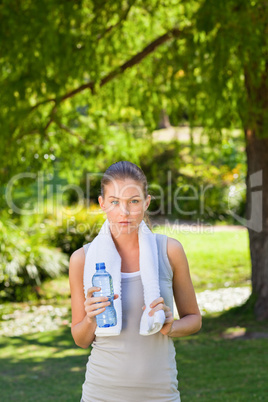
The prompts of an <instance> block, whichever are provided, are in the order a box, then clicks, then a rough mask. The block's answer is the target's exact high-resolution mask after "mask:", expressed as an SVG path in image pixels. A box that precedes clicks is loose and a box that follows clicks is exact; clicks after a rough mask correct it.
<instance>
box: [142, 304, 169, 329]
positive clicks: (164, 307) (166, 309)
mask: <svg viewBox="0 0 268 402" xmlns="http://www.w3.org/2000/svg"><path fill="white" fill-rule="evenodd" d="M150 307H151V309H152V310H151V311H150V312H149V316H153V315H154V313H155V312H156V311H159V310H163V311H164V313H165V316H166V320H165V322H164V325H163V327H162V328H161V330H160V332H161V333H162V334H163V335H169V333H170V332H171V329H172V324H173V322H174V317H173V314H172V311H171V309H170V307H168V306H167V305H166V304H165V301H164V299H163V297H158V298H157V299H155V300H154V301H153V302H152V303H151V304H150ZM143 309H144V310H145V306H144V307H143Z"/></svg>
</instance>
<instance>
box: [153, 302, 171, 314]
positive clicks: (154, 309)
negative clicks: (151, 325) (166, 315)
mask: <svg viewBox="0 0 268 402" xmlns="http://www.w3.org/2000/svg"><path fill="white" fill-rule="evenodd" d="M159 310H163V311H165V312H166V311H169V310H170V308H169V307H168V306H166V305H165V304H163V303H160V304H157V306H156V307H154V308H153V309H152V310H151V311H150V313H149V315H150V316H152V315H154V313H155V312H156V311H159Z"/></svg>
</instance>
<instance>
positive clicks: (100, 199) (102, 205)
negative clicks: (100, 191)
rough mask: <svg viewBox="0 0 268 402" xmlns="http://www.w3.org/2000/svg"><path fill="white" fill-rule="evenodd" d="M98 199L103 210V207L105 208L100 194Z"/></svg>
mask: <svg viewBox="0 0 268 402" xmlns="http://www.w3.org/2000/svg"><path fill="white" fill-rule="evenodd" d="M98 201H99V204H100V207H101V209H102V210H104V209H105V206H104V199H103V198H102V196H101V195H99V197H98Z"/></svg>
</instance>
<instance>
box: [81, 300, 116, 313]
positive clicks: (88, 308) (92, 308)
mask: <svg viewBox="0 0 268 402" xmlns="http://www.w3.org/2000/svg"><path fill="white" fill-rule="evenodd" d="M110 304H111V303H110V302H109V301H106V302H103V303H94V304H88V305H87V306H86V307H85V310H86V312H90V311H95V310H98V309H100V308H105V307H107V306H109V305H110Z"/></svg>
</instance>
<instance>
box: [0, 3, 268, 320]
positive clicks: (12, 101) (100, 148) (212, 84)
mask: <svg viewBox="0 0 268 402" xmlns="http://www.w3.org/2000/svg"><path fill="white" fill-rule="evenodd" d="M267 8H268V7H267V2H266V1H265V0H259V1H258V0H250V1H248V2H243V1H242V0H229V1H228V2H226V1H224V0H219V1H217V2H215V1H213V0H204V1H195V0H190V1H186V0H181V1H179V2H178V1H173V0H163V1H160V0H150V1H146V0H145V1H141V0H140V1H135V0H129V1H119V0H117V1H115V2H104V1H102V0H98V1H91V0H77V1H63V0H50V1H45V0H40V1H38V2H34V1H33V0H28V1H25V2H19V1H15V0H11V1H7V0H5V1H3V2H2V4H1V5H0V37H1V49H0V52H1V59H0V65H1V71H2V74H1V78H0V80H1V89H0V91H1V93H0V95H1V100H2V107H1V110H0V117H1V127H0V129H1V158H2V161H1V164H0V171H1V174H2V178H3V179H2V180H3V181H4V182H7V180H8V179H9V178H10V177H11V176H12V174H14V173H16V172H18V171H24V170H25V169H28V170H29V169H32V170H38V169H40V168H42V167H43V168H44V167H45V168H47V169H48V168H49V167H50V165H51V163H52V161H51V159H50V158H49V157H48V156H49V155H51V154H52V155H53V156H54V157H56V158H57V159H60V160H61V163H62V167H63V168H65V169H66V170H68V169H69V170H70V159H69V155H70V150H72V164H71V167H72V168H74V167H75V166H78V165H79V166H80V167H86V166H87V163H88V161H89V160H90V158H91V159H93V160H94V158H95V156H96V154H98V153H105V147H106V144H107V140H108V137H109V133H110V132H112V130H113V127H114V124H117V127H118V125H120V124H121V125H122V127H123V129H124V131H125V132H126V133H127V132H129V130H130V129H129V127H130V126H133V125H136V126H139V127H141V126H143V127H144V128H145V129H147V131H148V132H150V131H151V130H152V129H153V128H155V127H156V126H157V124H158V122H159V116H160V112H161V110H165V111H166V112H167V114H168V115H169V117H170V120H171V122H172V123H173V124H174V125H175V124H177V123H178V122H179V121H180V120H181V119H182V117H183V116H187V117H188V120H189V122H190V125H191V126H194V125H196V124H199V125H202V126H203V127H204V129H205V130H206V132H207V133H208V134H209V136H210V141H211V143H213V144H217V142H218V141H220V139H221V133H222V129H223V128H226V127H227V128H228V127H229V128H232V127H237V126H239V127H241V128H243V130H244V133H245V144H246V152H247V160H248V175H247V215H248V216H247V218H248V222H247V223H246V224H247V226H248V229H249V238H250V251H251V258H252V284H253V293H254V294H255V295H256V296H257V302H256V307H255V311H256V315H257V317H258V318H268V308H267V306H268V252H267V250H268V191H267V190H268V188H267V186H268V178H267V175H268V166H267V164H268V158H267V156H268V138H267V125H268V117H267V116H268V113H267V112H268V111H267V108H268V98H267V94H268V91H267V89H268V88H267V86H268V82H267V79H268V78H267V74H268V48H267V37H268V35H267V20H268V18H267V17H268V11H267ZM7 149H8V150H9V152H8V154H7V152H6V150H7ZM44 155H47V157H46V158H44V157H43V156H44ZM66 155H67V156H66ZM85 156H86V158H85ZM52 159H53V158H52ZM29 166H30V167H29ZM258 172H260V174H258ZM252 185H253V186H254V185H256V186H258V185H261V186H262V187H261V191H262V198H260V197H259V201H258V203H257V204H256V202H253V200H254V199H255V200H256V199H258V197H257V198H256V197H255V196H256V194H255V196H254V193H253V192H252V189H253V188H252ZM258 189H260V187H257V190H258ZM253 190H254V189H253ZM258 194H259V193H258ZM254 197H255V198H254ZM260 202H262V205H261V203H260ZM260 222H261V224H260Z"/></svg>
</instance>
